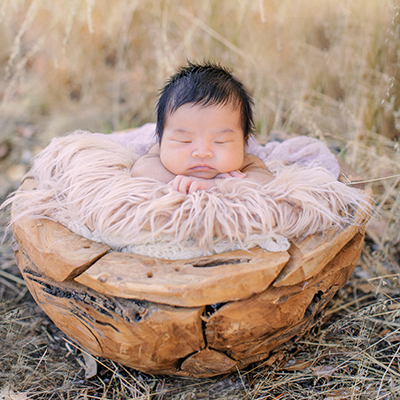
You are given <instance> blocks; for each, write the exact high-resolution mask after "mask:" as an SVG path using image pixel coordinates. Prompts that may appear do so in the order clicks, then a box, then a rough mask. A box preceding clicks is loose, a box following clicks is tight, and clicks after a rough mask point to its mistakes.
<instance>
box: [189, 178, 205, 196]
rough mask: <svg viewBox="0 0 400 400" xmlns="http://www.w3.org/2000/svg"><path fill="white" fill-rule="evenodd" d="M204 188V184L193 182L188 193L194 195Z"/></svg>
mask: <svg viewBox="0 0 400 400" xmlns="http://www.w3.org/2000/svg"><path fill="white" fill-rule="evenodd" d="M201 188H202V183H201V182H200V181H193V182H192V183H191V184H190V186H189V190H188V193H189V194H190V193H194V192H196V191H197V190H200V189H201Z"/></svg>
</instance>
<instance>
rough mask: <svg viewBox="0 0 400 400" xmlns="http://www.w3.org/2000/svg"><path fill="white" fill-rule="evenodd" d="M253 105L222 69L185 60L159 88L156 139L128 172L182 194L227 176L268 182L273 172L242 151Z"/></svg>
mask: <svg viewBox="0 0 400 400" xmlns="http://www.w3.org/2000/svg"><path fill="white" fill-rule="evenodd" d="M252 105H253V102H252V100H251V98H250V96H249V94H248V93H247V91H246V89H245V88H244V87H243V84H242V83H241V82H239V81H238V80H237V79H236V78H235V77H234V76H233V75H232V74H231V73H230V72H229V71H227V70H226V69H225V68H222V67H220V66H219V65H214V64H208V63H207V64H201V65H196V64H192V63H189V64H188V65H187V66H186V67H183V68H181V69H180V70H179V71H178V72H177V73H176V74H175V75H173V76H172V77H171V78H170V79H169V81H168V82H167V84H166V85H165V87H164V88H163V89H162V91H161V96H160V98H159V100H158V103H157V125H156V134H157V136H158V144H156V145H155V146H153V147H152V148H151V149H150V151H149V152H148V153H147V154H146V155H145V156H143V157H141V158H139V159H138V160H137V161H136V163H135V165H134V166H133V168H132V171H131V175H132V176H133V177H148V178H154V179H157V180H159V181H161V182H165V183H169V184H171V185H172V186H173V188H174V189H175V190H177V191H179V192H181V193H185V194H186V193H193V192H195V191H197V190H209V189H211V188H213V187H215V186H216V185H217V182H218V180H221V179H227V178H239V179H242V180H243V181H245V180H250V181H253V182H258V183H260V184H265V183H268V182H270V181H271V180H272V179H273V178H274V177H273V175H272V174H271V173H270V172H269V170H268V169H267V168H266V166H265V164H264V163H263V162H262V161H261V160H260V159H259V158H257V157H255V156H253V155H251V154H246V153H245V144H246V142H247V140H248V139H249V137H250V135H251V134H252V132H253V125H254V123H253V112H252ZM232 182H237V180H236V179H235V180H232Z"/></svg>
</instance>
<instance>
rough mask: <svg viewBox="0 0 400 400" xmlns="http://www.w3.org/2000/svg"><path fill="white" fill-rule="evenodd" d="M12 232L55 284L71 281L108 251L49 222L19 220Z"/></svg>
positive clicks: (99, 244)
mask: <svg viewBox="0 0 400 400" xmlns="http://www.w3.org/2000/svg"><path fill="white" fill-rule="evenodd" d="M13 232H14V235H15V236H16V237H18V238H20V241H21V245H22V247H23V248H24V249H25V251H26V252H27V253H28V254H29V257H30V259H31V260H32V262H33V263H34V264H35V265H36V266H37V268H38V269H39V270H40V272H41V273H42V274H44V275H46V276H48V277H49V278H52V279H54V280H55V281H57V282H62V281H65V280H69V279H73V278H74V277H75V276H77V275H79V274H81V273H82V272H83V271H85V270H86V269H87V268H88V267H89V266H90V265H91V264H93V263H94V262H95V261H96V260H97V259H99V258H100V257H101V256H103V255H104V254H106V253H107V252H108V251H109V250H110V247H109V246H107V245H105V244H102V243H97V242H93V241H91V240H89V239H86V238H84V237H82V236H79V235H77V234H76V233H74V232H71V231H70V230H69V229H67V228H66V227H64V226H63V225H61V224H58V223H57V222H54V221H51V220H48V219H32V218H21V219H19V220H17V221H16V222H15V223H14V224H13Z"/></svg>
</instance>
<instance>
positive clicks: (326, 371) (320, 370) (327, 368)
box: [311, 365, 336, 378]
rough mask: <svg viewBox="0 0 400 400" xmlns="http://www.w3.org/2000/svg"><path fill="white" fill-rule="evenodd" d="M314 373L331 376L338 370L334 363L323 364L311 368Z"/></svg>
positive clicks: (326, 376)
mask: <svg viewBox="0 0 400 400" xmlns="http://www.w3.org/2000/svg"><path fill="white" fill-rule="evenodd" d="M311 371H312V374H313V375H314V376H316V377H318V378H330V377H331V376H332V374H333V373H334V372H335V371H336V368H335V367H334V366H332V365H321V366H319V367H315V368H311Z"/></svg>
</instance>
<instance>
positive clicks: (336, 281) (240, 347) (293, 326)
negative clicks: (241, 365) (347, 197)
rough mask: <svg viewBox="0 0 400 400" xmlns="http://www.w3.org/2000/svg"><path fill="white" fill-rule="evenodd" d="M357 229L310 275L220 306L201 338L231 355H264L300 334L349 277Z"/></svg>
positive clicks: (358, 250) (357, 242) (357, 247)
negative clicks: (344, 243) (323, 265)
mask: <svg viewBox="0 0 400 400" xmlns="http://www.w3.org/2000/svg"><path fill="white" fill-rule="evenodd" d="M363 239H364V232H358V233H357V234H356V236H355V237H354V238H353V239H352V240H351V241H350V242H349V243H347V244H346V245H345V246H344V247H343V248H342V249H341V251H340V252H339V253H338V254H337V256H336V257H335V258H334V259H333V260H331V261H330V262H329V263H328V264H327V265H326V266H325V268H324V269H323V270H322V271H321V272H320V273H319V274H317V275H316V276H314V277H313V278H311V279H310V280H308V281H306V282H303V283H302V284H298V285H293V286H289V287H279V288H276V287H273V286H272V287H270V288H268V290H266V291H265V292H263V293H261V294H259V295H257V296H254V297H252V298H250V299H247V300H243V301H240V302H232V303H227V304H225V305H223V306H222V307H221V308H220V309H218V310H217V311H216V312H214V313H213V314H211V315H210V316H208V318H207V320H206V330H205V335H206V340H207V343H208V345H209V346H210V347H212V348H213V349H216V350H219V351H223V352H226V354H227V355H228V356H230V357H232V358H233V359H236V360H244V359H246V358H247V357H252V356H255V355H257V354H261V353H263V354H265V353H268V352H269V351H271V350H272V349H274V348H275V347H277V346H279V345H280V344H281V343H284V342H285V341H287V340H289V339H290V338H292V337H294V336H296V335H301V334H302V333H303V332H304V331H305V330H306V329H308V328H310V327H311V326H312V325H313V324H314V323H315V322H316V321H317V320H318V319H319V318H320V317H321V315H319V313H320V311H321V310H322V308H323V307H325V305H326V304H327V302H328V301H329V300H330V299H331V298H332V297H333V295H334V294H335V293H336V291H337V290H338V289H339V288H340V287H342V286H343V285H344V284H345V283H346V282H347V280H348V278H349V277H350V274H351V272H352V271H353V269H354V267H355V265H356V263H357V260H358V258H359V257H360V254H361V250H362V242H363Z"/></svg>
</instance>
